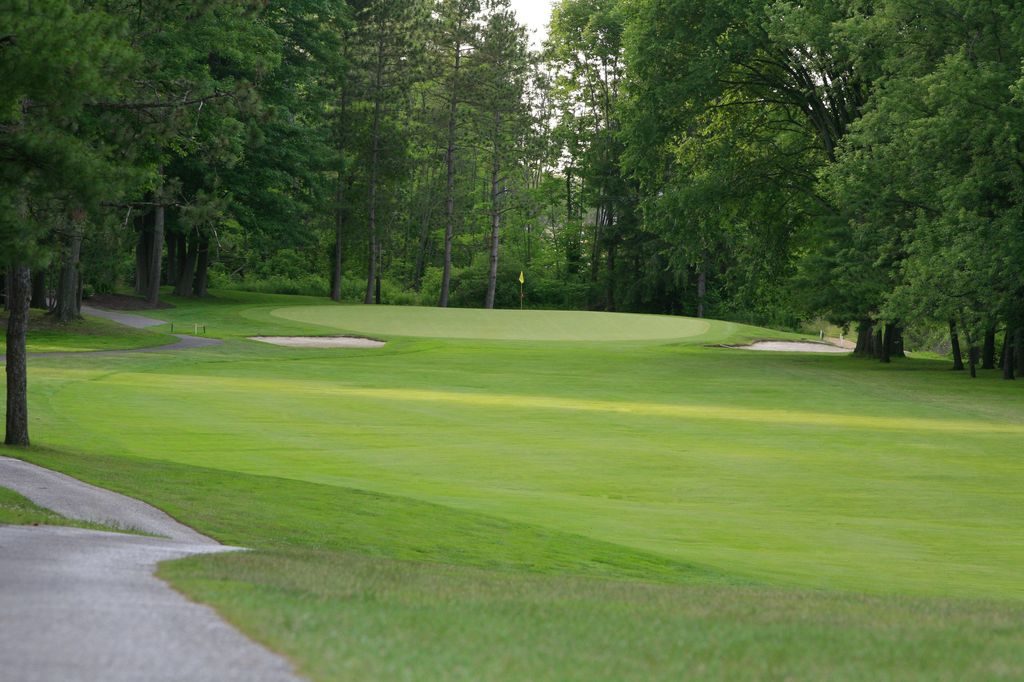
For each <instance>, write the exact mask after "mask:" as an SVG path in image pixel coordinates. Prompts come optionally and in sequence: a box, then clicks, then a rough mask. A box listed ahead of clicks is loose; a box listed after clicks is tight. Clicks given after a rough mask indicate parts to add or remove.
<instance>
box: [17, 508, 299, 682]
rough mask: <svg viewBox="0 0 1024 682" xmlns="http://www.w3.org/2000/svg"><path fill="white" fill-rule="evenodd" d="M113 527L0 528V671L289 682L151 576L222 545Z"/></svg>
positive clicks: (53, 677) (138, 681) (115, 679)
mask: <svg viewBox="0 0 1024 682" xmlns="http://www.w3.org/2000/svg"><path fill="white" fill-rule="evenodd" d="M224 549H225V548H224V547H220V546H218V545H215V544H208V543H201V544H193V543H189V542H184V541H174V540H163V539H158V538H147V537H141V536H132V535H122V534H119V533H101V532H97V531H90V530H82V529H79V528H59V527H53V526H0V678H2V679H4V680H11V681H12V682H13V681H14V680H17V681H18V682H76V681H81V682H92V681H94V680H104V681H105V682H148V681H153V682H157V681H159V682H164V681H167V682H171V681H174V682H178V681H180V682H232V681H235V680H237V681H239V682H242V681H245V682H264V681H266V682H279V681H280V682H285V681H287V682H294V681H295V680H297V679H298V678H297V677H296V676H295V675H294V674H293V673H292V671H291V666H290V665H289V664H288V662H287V661H285V660H284V659H283V658H281V657H279V656H276V655H274V654H272V653H270V652H269V651H267V650H265V649H263V648H262V647H260V646H258V645H256V644H254V643H253V642H252V641H250V640H248V639H246V638H245V637H244V636H243V635H241V634H240V633H239V632H238V631H237V630H235V629H234V628H232V627H231V626H230V625H228V624H227V623H225V622H224V621H223V620H222V619H221V618H220V617H219V616H218V615H217V614H216V613H215V612H214V611H213V610H212V609H210V608H209V607H206V606H200V605H198V604H195V603H192V602H190V601H188V600H187V599H185V598H184V597H183V596H181V595H180V594H178V593H177V592H175V591H174V590H172V589H171V588H170V587H168V586H167V585H166V584H165V583H163V582H162V581H160V580H158V579H156V578H155V577H153V571H154V569H155V568H156V564H157V563H158V562H160V561H166V560H168V559H177V558H181V557H185V556H189V555H192V554H207V553H210V552H220V551H224Z"/></svg>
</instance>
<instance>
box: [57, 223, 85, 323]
mask: <svg viewBox="0 0 1024 682" xmlns="http://www.w3.org/2000/svg"><path fill="white" fill-rule="evenodd" d="M81 255H82V235H81V233H80V232H78V231H77V230H76V231H74V232H73V233H72V235H71V236H70V237H68V239H67V243H66V244H65V248H64V249H63V254H62V258H61V263H60V275H59V277H58V278H57V292H56V294H57V295H56V297H55V298H56V300H55V301H54V304H53V314H54V316H55V317H56V318H57V320H59V321H60V322H61V323H64V324H67V323H68V322H71V321H72V320H77V319H78V318H79V317H81V316H82V307H81V304H80V303H79V300H80V299H79V295H78V292H79V288H80V283H81V279H82V276H81V273H80V272H79V268H78V266H79V262H80V261H81Z"/></svg>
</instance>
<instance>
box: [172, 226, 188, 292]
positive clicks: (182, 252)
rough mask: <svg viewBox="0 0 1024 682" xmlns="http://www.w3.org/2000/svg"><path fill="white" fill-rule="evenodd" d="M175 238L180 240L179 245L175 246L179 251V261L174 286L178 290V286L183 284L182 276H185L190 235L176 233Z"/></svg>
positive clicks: (177, 258) (176, 250)
mask: <svg viewBox="0 0 1024 682" xmlns="http://www.w3.org/2000/svg"><path fill="white" fill-rule="evenodd" d="M174 239H175V241H177V242H178V245H177V246H176V247H174V250H175V252H176V253H177V257H176V258H175V260H176V261H177V269H176V270H175V271H174V287H175V290H177V288H178V286H179V285H180V284H181V280H182V278H183V277H184V276H185V265H186V263H187V261H188V236H187V235H185V234H176V235H174Z"/></svg>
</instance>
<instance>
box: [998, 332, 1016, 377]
mask: <svg viewBox="0 0 1024 682" xmlns="http://www.w3.org/2000/svg"><path fill="white" fill-rule="evenodd" d="M1014 365H1015V363H1014V357H1013V331H1012V330H1011V329H1010V328H1009V326H1007V328H1006V334H1004V335H1003V355H1002V362H1001V366H1002V368H1003V379H1006V380H1009V381H1012V380H1013V379H1014V378H1015V372H1014V370H1015V367H1014Z"/></svg>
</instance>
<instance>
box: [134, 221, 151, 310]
mask: <svg viewBox="0 0 1024 682" xmlns="http://www.w3.org/2000/svg"><path fill="white" fill-rule="evenodd" d="M148 223H149V221H148V220H147V217H146V216H145V215H140V216H139V217H138V218H136V219H135V227H136V229H137V230H138V232H139V240H138V241H137V242H136V244H135V293H137V294H139V295H141V296H146V295H147V294H148V292H147V291H146V287H147V286H148V285H149V265H150V251H151V250H152V237H153V233H152V231H151V230H150V227H149V224H148Z"/></svg>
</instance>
